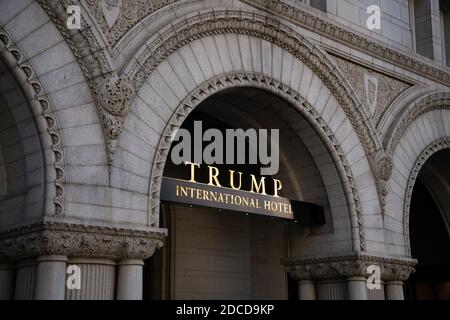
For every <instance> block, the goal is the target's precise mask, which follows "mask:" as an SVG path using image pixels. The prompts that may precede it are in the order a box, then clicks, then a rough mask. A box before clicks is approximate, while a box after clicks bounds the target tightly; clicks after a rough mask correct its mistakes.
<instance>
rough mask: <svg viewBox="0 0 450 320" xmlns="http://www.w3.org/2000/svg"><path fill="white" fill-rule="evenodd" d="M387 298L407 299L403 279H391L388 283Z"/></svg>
mask: <svg viewBox="0 0 450 320" xmlns="http://www.w3.org/2000/svg"><path fill="white" fill-rule="evenodd" d="M385 291H386V300H405V297H404V295H403V282H402V281H389V282H387V283H386V290H385Z"/></svg>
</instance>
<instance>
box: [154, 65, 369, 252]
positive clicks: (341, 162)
mask: <svg viewBox="0 0 450 320" xmlns="http://www.w3.org/2000/svg"><path fill="white" fill-rule="evenodd" d="M233 87H254V88H259V89H263V90H265V91H269V92H271V93H273V94H276V95H278V96H280V97H281V98H283V99H285V100H286V101H287V102H288V103H290V104H291V105H292V106H293V107H294V108H295V109H296V110H297V111H298V112H300V114H301V115H303V116H304V117H305V118H306V119H307V120H308V122H309V123H310V124H311V125H312V126H313V128H314V129H315V130H316V132H317V134H318V135H319V136H320V137H321V139H322V140H323V141H324V144H325V146H326V147H327V149H328V151H329V153H330V155H331V157H332V159H333V160H334V161H335V163H336V165H337V170H338V173H339V176H340V178H341V183H342V187H343V188H344V192H345V195H346V200H347V205H348V208H349V212H350V224H351V230H352V240H353V250H354V251H357V252H359V251H366V240H365V230H364V221H363V213H362V209H361V201H360V196H359V191H358V188H357V185H356V180H355V177H354V176H353V173H352V170H351V167H350V165H349V162H348V161H347V159H346V156H345V153H344V151H343V150H342V148H341V146H340V144H339V142H338V141H337V139H336V137H335V136H334V134H333V132H332V131H331V129H330V128H329V127H328V125H327V124H326V122H325V121H324V120H323V119H322V117H321V116H320V114H319V113H318V112H317V111H316V110H315V109H314V107H312V106H311V105H310V104H309V103H308V102H307V101H306V100H305V99H303V98H302V97H301V96H300V95H299V94H298V93H297V92H296V91H295V90H293V89H292V88H290V87H289V86H288V85H286V84H284V83H283V82H281V81H278V80H275V79H273V78H272V77H269V76H267V75H264V74H260V73H254V72H245V73H244V72H242V73H240V72H232V73H226V74H223V75H219V76H216V77H214V78H212V79H209V80H207V81H206V82H204V83H202V84H201V85H200V86H198V87H197V88H196V89H195V90H193V91H192V92H191V93H190V94H189V95H188V96H187V97H186V98H185V99H184V100H183V101H182V102H181V103H180V104H179V105H178V107H177V108H176V109H175V111H174V112H173V115H172V116H171V119H170V121H169V122H168V123H167V125H166V126H165V128H164V132H163V134H162V136H161V139H160V141H159V144H158V147H157V149H156V152H155V156H154V159H153V165H152V169H151V174H150V190H149V197H150V212H149V214H150V217H149V218H150V219H151V220H152V221H150V225H158V221H159V206H160V186H161V180H162V175H163V171H164V166H165V163H166V160H167V157H168V152H169V149H170V146H171V139H172V138H171V137H172V135H173V133H174V131H175V130H176V129H178V128H180V126H181V125H182V123H183V121H184V120H185V119H186V118H187V116H188V115H189V114H190V112H191V111H192V110H194V109H195V108H196V107H197V106H198V105H200V103H201V102H203V101H204V100H206V99H207V98H208V97H210V96H212V95H214V94H216V93H218V92H220V91H223V90H225V89H229V88H233Z"/></svg>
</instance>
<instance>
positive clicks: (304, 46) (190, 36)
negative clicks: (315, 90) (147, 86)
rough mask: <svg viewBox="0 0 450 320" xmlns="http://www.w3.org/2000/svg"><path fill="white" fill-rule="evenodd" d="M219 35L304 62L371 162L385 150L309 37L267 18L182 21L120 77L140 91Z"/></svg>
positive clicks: (223, 12)
mask: <svg viewBox="0 0 450 320" xmlns="http://www.w3.org/2000/svg"><path fill="white" fill-rule="evenodd" d="M218 34H241V35H251V36H254V37H257V38H260V39H265V40H268V41H270V42H272V43H273V44H276V45H279V46H280V47H281V48H283V49H284V50H286V51H288V52H289V53H291V54H292V55H293V56H294V57H295V58H297V59H299V60H300V61H302V62H304V63H305V64H306V65H307V66H308V67H309V68H310V69H311V70H312V71H313V72H314V73H315V74H316V75H317V76H318V77H319V78H320V79H321V80H322V82H323V83H324V84H325V85H326V86H327V87H328V88H329V90H330V91H331V92H332V93H333V95H334V96H335V97H336V99H337V101H338V102H339V104H340V105H341V107H342V108H343V109H344V111H345V113H346V115H347V117H348V118H349V119H350V122H351V123H352V125H353V127H354V129H355V131H356V132H357V134H358V137H359V139H360V141H361V143H362V145H363V147H364V150H365V152H366V154H367V156H369V155H371V154H374V153H375V152H377V151H379V150H381V148H382V147H381V142H380V141H379V138H378V135H377V133H376V130H375V126H374V124H373V123H372V121H371V119H370V117H369V116H368V114H367V113H366V111H365V109H364V108H363V106H362V103H361V102H360V101H359V99H358V97H357V95H356V94H355V93H354V92H353V90H352V89H351V86H350V85H349V84H348V82H347V80H346V79H345V78H344V77H343V76H342V75H341V73H340V72H339V70H338V69H337V68H336V67H335V66H334V65H333V63H332V62H331V60H330V59H329V58H328V56H327V55H326V54H325V53H324V52H322V51H321V50H320V49H319V48H318V47H317V46H315V45H314V44H313V43H312V42H310V41H309V40H308V39H307V38H306V37H304V36H302V35H300V34H299V33H298V32H296V31H295V30H293V29H291V28H290V27H288V26H286V25H284V24H283V23H281V22H280V21H279V20H275V19H272V18H271V17H270V16H269V15H266V14H261V13H256V12H246V11H243V10H233V9H228V8H220V9H214V10H203V11H201V12H199V13H196V14H191V15H188V16H185V17H183V18H180V19H178V20H176V21H174V22H173V23H172V24H171V25H169V26H167V27H165V28H163V29H162V30H161V31H160V32H158V34H156V35H155V36H153V37H152V38H151V39H150V40H149V41H147V43H146V44H145V45H144V46H142V48H141V49H139V50H138V52H137V53H136V54H135V57H134V58H133V59H131V60H130V63H129V64H128V65H127V66H126V67H125V68H124V71H123V75H122V76H123V77H126V78H127V79H129V81H130V82H131V83H132V85H133V87H134V89H135V90H136V91H139V89H140V88H141V86H142V84H143V83H144V82H145V79H146V78H147V77H148V76H149V75H150V74H151V73H152V72H153V71H154V70H155V69H156V68H157V66H158V65H159V64H160V63H161V62H162V61H164V60H165V59H166V58H167V57H168V56H169V55H170V54H171V53H172V52H174V51H176V50H177V49H179V48H180V47H182V46H183V45H185V44H187V43H189V42H191V41H193V40H195V39H200V38H203V37H207V36H210V35H218Z"/></svg>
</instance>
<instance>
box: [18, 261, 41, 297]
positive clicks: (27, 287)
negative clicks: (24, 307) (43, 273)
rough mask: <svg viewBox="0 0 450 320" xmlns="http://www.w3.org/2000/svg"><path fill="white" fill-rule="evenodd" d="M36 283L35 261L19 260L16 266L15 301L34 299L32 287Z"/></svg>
mask: <svg viewBox="0 0 450 320" xmlns="http://www.w3.org/2000/svg"><path fill="white" fill-rule="evenodd" d="M35 283H36V261H35V260H31V259H29V260H20V262H19V263H18V264H17V265H16V285H15V288H14V299H15V300H32V299H34V287H35Z"/></svg>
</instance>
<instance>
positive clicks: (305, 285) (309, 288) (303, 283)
mask: <svg viewBox="0 0 450 320" xmlns="http://www.w3.org/2000/svg"><path fill="white" fill-rule="evenodd" d="M298 299H299V300H316V288H315V287H314V281H312V280H299V281H298Z"/></svg>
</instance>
